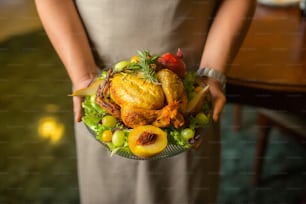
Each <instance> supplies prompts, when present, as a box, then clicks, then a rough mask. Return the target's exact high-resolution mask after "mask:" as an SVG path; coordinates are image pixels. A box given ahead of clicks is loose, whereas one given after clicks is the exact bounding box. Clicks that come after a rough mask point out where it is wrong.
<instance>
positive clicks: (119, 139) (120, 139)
mask: <svg viewBox="0 0 306 204" xmlns="http://www.w3.org/2000/svg"><path fill="white" fill-rule="evenodd" d="M124 136H125V134H124V131H123V130H116V131H115V132H114V134H113V137H112V142H113V144H114V145H115V146H116V147H121V146H123V144H124Z"/></svg>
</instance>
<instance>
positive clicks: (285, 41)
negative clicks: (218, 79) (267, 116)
mask: <svg viewBox="0 0 306 204" xmlns="http://www.w3.org/2000/svg"><path fill="white" fill-rule="evenodd" d="M305 29H306V19H303V18H302V17H301V15H300V11H299V8H298V7H286V8H284V7H283V8H276V7H266V6H261V5H258V7H257V10H256V14H255V17H254V20H253V22H252V25H251V27H250V30H249V33H248V35H247V37H246V39H245V41H244V43H243V45H242V48H241V50H240V52H239V53H238V55H237V57H236V59H235V61H234V62H233V64H232V65H231V69H230V71H229V73H228V84H227V90H226V93H227V100H228V102H233V103H238V104H248V105H254V106H260V107H266V108H272V109H285V110H289V111H292V112H295V113H298V114H303V115H305V114H306V32H305Z"/></svg>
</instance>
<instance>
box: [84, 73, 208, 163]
mask: <svg viewBox="0 0 306 204" xmlns="http://www.w3.org/2000/svg"><path fill="white" fill-rule="evenodd" d="M197 81H198V83H199V84H202V85H205V84H204V82H203V81H202V80H201V79H198V80H197ZM205 86H206V85H205ZM205 100H206V101H207V102H208V110H207V112H206V113H205V114H206V115H208V117H209V122H208V123H207V124H206V125H204V126H201V127H200V128H197V129H196V135H200V136H199V138H198V139H197V140H196V141H195V144H194V145H192V146H191V147H190V148H193V147H194V146H197V145H198V143H199V142H200V140H201V138H202V137H203V136H204V135H205V133H206V132H207V130H208V129H209V127H210V125H211V119H212V98H211V95H210V93H208V94H207V95H206V96H205ZM85 126H86V127H87V129H88V130H89V132H90V135H91V136H93V137H94V138H95V139H96V133H95V132H94V131H93V130H92V129H91V128H90V127H88V126H87V125H86V124H85ZM186 128H187V127H186ZM96 140H97V142H99V143H101V144H102V145H103V146H104V147H105V148H107V150H108V151H110V152H111V150H110V148H109V147H108V146H107V145H106V144H105V143H103V142H102V141H100V140H98V139H96ZM190 148H185V147H182V146H179V145H175V144H168V145H167V146H166V148H165V149H164V150H163V151H162V152H161V153H159V154H158V155H156V156H152V157H148V158H143V157H138V156H136V155H134V154H132V153H131V152H127V151H124V150H122V149H118V150H116V151H115V152H112V154H113V155H118V156H121V157H124V158H127V159H133V160H158V159H165V158H168V157H172V156H175V155H178V154H180V153H183V152H185V151H187V150H189V149H190Z"/></svg>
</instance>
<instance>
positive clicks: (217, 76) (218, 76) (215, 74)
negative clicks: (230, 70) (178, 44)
mask: <svg viewBox="0 0 306 204" xmlns="http://www.w3.org/2000/svg"><path fill="white" fill-rule="evenodd" d="M196 74H197V76H199V77H208V78H212V79H214V80H216V81H217V82H219V84H220V85H221V88H222V89H223V91H225V86H226V76H225V74H223V73H222V72H220V71H218V70H216V69H213V68H209V67H203V68H199V69H198V71H197V73H196Z"/></svg>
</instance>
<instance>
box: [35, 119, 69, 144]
mask: <svg viewBox="0 0 306 204" xmlns="http://www.w3.org/2000/svg"><path fill="white" fill-rule="evenodd" d="M64 130H65V126H64V125H63V124H62V123H60V122H58V121H57V120H56V118H55V117H44V118H42V119H40V120H39V124H38V134H39V135H40V136H41V137H42V138H45V139H50V141H51V142H52V143H57V142H58V141H59V140H60V139H61V138H62V137H63V134H64Z"/></svg>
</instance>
